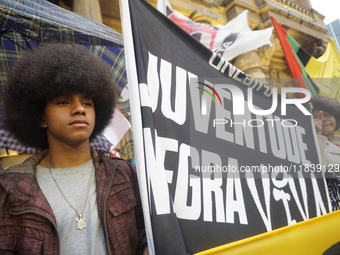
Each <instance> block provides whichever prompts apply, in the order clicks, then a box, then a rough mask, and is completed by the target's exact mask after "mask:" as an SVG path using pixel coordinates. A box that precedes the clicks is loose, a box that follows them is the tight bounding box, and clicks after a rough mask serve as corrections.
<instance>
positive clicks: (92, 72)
mask: <svg viewBox="0 0 340 255" xmlns="http://www.w3.org/2000/svg"><path fill="white" fill-rule="evenodd" d="M75 93H81V94H84V95H86V96H87V97H89V98H90V99H92V100H93V102H94V106H95V112H96V121H95V127H94V130H93V132H92V134H91V137H90V140H92V139H93V138H94V137H95V136H96V135H97V134H100V133H101V132H102V131H103V130H104V128H105V127H106V125H107V124H108V123H109V122H110V120H111V118H112V116H113V112H114V108H115V105H116V101H117V98H118V95H117V84H116V83H115V82H114V81H113V76H112V73H111V71H110V68H109V66H108V64H106V63H104V62H103V61H102V60H100V59H98V58H96V57H95V56H94V55H93V54H92V53H91V52H90V51H89V50H88V49H86V48H85V47H84V46H81V45H75V44H57V43H53V44H45V45H42V46H41V47H39V48H37V49H35V50H31V51H28V52H25V54H24V55H23V56H22V58H20V59H19V60H18V61H16V63H15V65H14V66H13V68H11V70H10V72H9V76H8V82H7V86H6V87H5V93H4V106H5V119H4V125H5V128H6V129H8V130H9V131H10V132H12V133H13V135H14V136H15V137H16V138H17V139H18V140H19V141H20V142H22V143H23V144H25V145H27V146H31V147H35V148H38V149H47V148H48V141H47V135H46V129H45V128H42V127H41V126H40V125H41V121H42V116H43V113H44V109H45V106H46V102H47V101H48V100H51V99H54V98H57V97H59V96H66V95H72V94H75Z"/></svg>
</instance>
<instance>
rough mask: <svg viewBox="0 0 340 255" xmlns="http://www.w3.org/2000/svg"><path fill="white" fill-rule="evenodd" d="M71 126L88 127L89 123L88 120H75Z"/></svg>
mask: <svg viewBox="0 0 340 255" xmlns="http://www.w3.org/2000/svg"><path fill="white" fill-rule="evenodd" d="M69 125H70V126H88V125H89V123H88V122H87V121H86V120H79V119H77V120H74V121H72V122H71V123H70V124H69Z"/></svg>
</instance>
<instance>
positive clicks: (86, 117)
mask: <svg viewBox="0 0 340 255" xmlns="http://www.w3.org/2000/svg"><path fill="white" fill-rule="evenodd" d="M94 125H95V108H94V103H93V101H92V99H89V98H86V97H85V96H84V95H82V94H73V95H70V96H61V97H57V98H55V99H52V100H49V101H48V102H47V103H46V107H45V111H44V114H43V118H42V122H41V127H44V128H46V132H47V138H48V143H49V145H50V146H51V143H61V144H66V145H69V146H72V147H74V146H78V145H80V144H82V143H84V142H85V143H89V138H90V136H91V134H92V131H93V129H94Z"/></svg>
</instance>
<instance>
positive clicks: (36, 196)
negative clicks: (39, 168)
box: [0, 150, 146, 255]
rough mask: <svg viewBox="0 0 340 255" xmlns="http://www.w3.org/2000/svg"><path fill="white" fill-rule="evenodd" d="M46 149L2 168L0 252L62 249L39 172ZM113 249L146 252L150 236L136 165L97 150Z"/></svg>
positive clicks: (52, 253) (104, 220)
mask: <svg viewBox="0 0 340 255" xmlns="http://www.w3.org/2000/svg"><path fill="white" fill-rule="evenodd" d="M45 154H46V151H45V152H41V153H38V154H35V155H33V156H32V157H30V158H28V159H27V160H25V162H23V163H22V164H20V165H16V166H13V167H10V168H9V169H8V170H6V171H3V172H0V254H32V255H33V254H48V255H58V254H59V240H58V234H57V228H56V219H55V216H54V214H53V211H52V209H51V207H50V205H49V203H48V202H47V200H46V198H45V196H44V194H43V192H42V191H41V189H40V187H39V185H38V182H37V179H36V177H35V167H36V165H37V164H39V162H40V161H41V159H42V158H43V157H44V156H45ZM92 158H93V161H94V165H95V176H96V189H97V206H98V214H99V218H100V221H101V224H102V226H103V229H104V235H105V239H106V246H107V248H108V253H109V254H117V255H118V254H119V255H123V254H129V255H130V254H141V253H142V250H143V249H144V248H145V247H146V236H145V230H144V221H143V214H142V207H141V203H140V197H139V190H138V183H137V177H136V172H135V168H134V167H133V166H132V165H130V164H129V163H128V162H126V161H125V160H122V159H117V158H110V157H108V156H105V155H104V154H102V153H99V152H96V151H94V150H92Z"/></svg>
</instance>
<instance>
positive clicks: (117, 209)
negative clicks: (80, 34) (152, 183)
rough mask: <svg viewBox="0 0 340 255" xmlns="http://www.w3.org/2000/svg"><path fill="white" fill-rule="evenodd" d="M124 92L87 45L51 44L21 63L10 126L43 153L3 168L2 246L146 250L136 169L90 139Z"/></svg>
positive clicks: (15, 250)
mask: <svg viewBox="0 0 340 255" xmlns="http://www.w3.org/2000/svg"><path fill="white" fill-rule="evenodd" d="M116 91H117V90H116V84H115V83H114V82H113V80H112V73H111V72H110V70H109V68H108V67H107V66H106V64H105V63H104V62H102V61H101V60H99V59H97V58H95V57H94V56H93V55H92V54H91V53H90V51H88V50H87V49H85V48H84V47H83V46H80V45H66V44H51V45H44V46H41V47H39V48H38V49H36V50H34V51H30V52H27V53H26V54H25V55H24V56H23V57H22V58H21V59H19V60H18V61H17V62H16V64H15V66H14V68H12V70H11V72H10V76H9V80H8V84H7V87H6V91H5V107H6V116H5V126H6V128H7V129H8V130H9V131H11V132H12V133H13V134H14V135H15V136H16V137H17V138H18V139H19V140H20V141H21V142H22V143H24V144H26V145H28V146H33V147H35V148H39V149H41V150H42V151H41V152H39V153H37V154H34V155H33V156H32V157H30V158H28V159H27V160H25V161H24V162H23V163H22V164H20V165H16V166H12V167H10V168H8V169H7V170H6V171H4V170H2V172H0V254H48V255H50V254H68V255H69V254H96V255H99V254H143V252H145V253H144V254H146V253H147V248H146V246H147V243H146V235H145V229H144V221H143V213H142V207H141V202H140V195H139V189H138V182H137V176H136V171H135V168H134V167H133V166H132V165H131V164H129V163H128V162H127V161H125V160H122V159H118V158H111V157H109V156H108V155H106V154H104V153H103V152H100V151H96V150H94V149H92V148H91V147H90V140H91V139H92V138H93V137H95V136H96V135H97V134H99V133H101V132H102V131H103V130H104V128H105V126H106V125H107V124H108V123H109V121H110V119H111V117H112V115H113V111H114V107H115V103H116V100H117V94H116Z"/></svg>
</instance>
